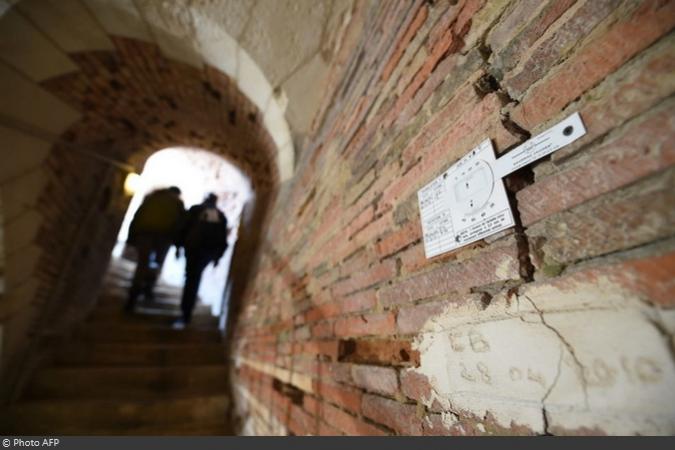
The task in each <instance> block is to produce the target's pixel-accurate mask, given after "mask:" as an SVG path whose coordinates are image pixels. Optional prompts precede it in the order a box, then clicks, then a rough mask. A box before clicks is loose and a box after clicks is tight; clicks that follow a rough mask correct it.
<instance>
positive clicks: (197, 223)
mask: <svg viewBox="0 0 675 450" xmlns="http://www.w3.org/2000/svg"><path fill="white" fill-rule="evenodd" d="M185 247H186V248H191V249H210V250H213V251H214V253H218V254H222V252H224V251H225V249H226V248H227V218H226V217H225V215H224V214H223V213H222V212H221V211H220V210H219V209H218V208H216V207H215V206H205V207H202V208H200V209H199V210H197V211H195V217H193V219H192V223H191V224H190V228H189V230H188V231H187V235H186V237H185Z"/></svg>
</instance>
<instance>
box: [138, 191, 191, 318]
mask: <svg viewBox="0 0 675 450" xmlns="http://www.w3.org/2000/svg"><path fill="white" fill-rule="evenodd" d="M180 195H181V191H180V189H179V188H177V187H176V186H171V187H169V188H166V189H158V190H156V191H153V192H151V193H150V194H148V195H147V196H146V197H145V199H143V203H142V204H141V206H140V207H139V208H138V211H136V214H135V215H134V218H133V220H132V221H131V225H130V226H129V238H128V240H127V242H128V243H129V244H130V245H132V246H133V247H135V248H136V252H137V254H138V261H137V264H136V271H135V272H134V277H133V280H132V282H131V287H130V289H129V299H128V301H127V303H126V305H125V310H126V311H129V312H131V311H133V309H134V306H135V305H136V300H137V299H138V297H139V295H140V294H143V296H144V298H145V299H146V300H152V299H153V298H154V294H153V290H154V288H155V284H156V282H157V277H158V276H159V272H160V271H161V269H162V265H163V264H164V258H166V254H167V253H168V251H169V248H170V247H171V244H172V243H173V242H174V240H175V239H176V233H177V231H178V226H179V224H180V222H181V219H182V217H183V214H185V206H184V205H183V201H182V200H181V198H180Z"/></svg>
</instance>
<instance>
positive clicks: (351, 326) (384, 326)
mask: <svg viewBox="0 0 675 450" xmlns="http://www.w3.org/2000/svg"><path fill="white" fill-rule="evenodd" d="M395 330H396V317H395V316H394V314H393V313H390V312H388V313H370V314H359V315H356V316H348V317H340V318H339V319H337V320H336V321H335V335H336V336H355V337H356V336H368V335H388V334H392V333H394V331H395Z"/></svg>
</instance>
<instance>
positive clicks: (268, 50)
mask: <svg viewBox="0 0 675 450" xmlns="http://www.w3.org/2000/svg"><path fill="white" fill-rule="evenodd" d="M11 5H14V7H11ZM356 5H357V2H356V0H341V1H337V2H335V1H329V0H217V1H214V0H172V1H156V0H18V1H17V0H0V14H2V18H1V19H0V57H1V59H2V65H3V66H4V67H0V82H1V83H2V84H4V85H5V89H3V91H7V90H9V91H13V92H14V94H16V95H18V94H19V93H21V95H23V96H24V97H26V96H30V97H44V93H42V92H41V93H39V95H38V94H37V93H36V92H34V91H35V88H34V87H26V86H22V87H21V89H18V88H16V87H15V86H11V85H12V82H13V81H15V80H13V79H12V78H16V77H17V75H18V77H20V78H23V80H22V81H21V82H17V83H14V84H21V83H24V84H25V82H26V81H29V82H34V83H39V85H40V88H46V89H47V90H48V91H49V92H50V93H57V94H58V97H59V98H60V99H61V100H63V101H65V103H66V104H67V105H68V106H69V107H68V108H63V105H60V104H58V105H52V104H51V103H54V100H53V99H47V98H45V99H42V101H39V102H37V104H39V106H40V108H41V109H43V110H47V109H51V113H52V115H57V116H60V119H53V118H52V119H45V120H43V121H42V122H41V121H40V120H39V119H35V118H33V116H34V115H35V113H34V112H33V113H29V112H27V111H16V110H17V109H18V110H21V107H18V108H17V106H16V105H5V106H3V107H1V108H0V113H2V115H3V116H5V117H6V116H9V117H11V118H13V119H19V120H21V119H26V118H28V117H30V119H31V122H30V123H31V125H33V126H37V127H39V128H40V129H44V130H46V131H50V132H52V133H56V134H60V133H62V132H63V131H64V130H65V129H66V128H70V130H69V136H70V137H71V138H72V139H75V140H76V141H77V142H80V143H82V142H91V141H86V139H88V138H91V139H93V140H96V139H98V140H101V139H105V140H108V141H109V140H110V139H111V138H112V137H113V136H114V137H115V139H126V142H127V143H129V144H134V145H137V146H141V147H145V146H157V145H164V143H166V144H177V143H180V144H189V145H202V146H203V145H204V144H207V145H209V146H211V147H216V148H218V149H221V150H222V149H225V148H226V147H227V152H231V154H232V155H233V158H234V159H235V160H236V162H239V163H241V164H244V165H248V166H249V169H250V168H252V167H253V166H256V167H259V166H260V165H261V164H263V159H269V158H270V155H269V154H268V155H265V156H263V155H253V152H252V151H251V148H252V145H250V144H254V143H255V142H250V139H252V138H253V139H255V138H256V135H257V134H260V133H259V130H260V128H261V127H264V128H265V129H266V130H267V137H264V136H263V137H258V138H259V139H262V140H264V141H265V140H267V142H265V144H266V145H268V144H270V143H272V144H273V147H276V150H275V154H274V155H273V156H272V160H271V161H272V162H273V163H274V166H275V169H274V170H272V173H276V174H277V175H275V176H276V177H278V178H279V179H280V180H281V181H283V180H285V179H288V178H289V177H290V176H291V175H292V172H293V165H294V159H295V151H294V141H295V142H296V143H302V138H303V137H304V136H305V135H306V134H307V133H308V132H310V129H311V125H312V122H313V120H314V119H315V118H316V116H317V112H318V110H319V102H320V101H321V99H322V96H323V94H324V88H325V86H326V83H327V78H328V75H329V71H330V70H329V69H330V65H331V61H332V60H333V59H334V57H335V55H336V54H337V51H338V50H339V48H340V46H341V42H342V40H343V38H344V33H345V30H346V27H347V25H348V24H349V22H350V19H351V15H352V10H353V9H354V8H355V7H356ZM3 72H5V73H3ZM6 72H12V73H9V74H8V73H6ZM8 86H9V87H8ZM2 94H3V95H4V94H5V92H2ZM11 97H12V96H11V92H10V93H7V96H5V98H11ZM162 97H166V98H164V99H163V98H162ZM219 97H220V98H219ZM242 97H243V98H244V99H246V102H244V101H243V100H242ZM172 102H173V103H172ZM247 102H248V106H244V104H245V103H247ZM178 103H180V105H178ZM174 106H176V107H174ZM232 109H236V110H237V112H235V113H234V122H235V123H236V124H237V125H235V126H234V128H236V129H233V127H231V126H229V125H228V124H229V123H230V122H231V121H230V117H229V115H230V111H231V110H232ZM252 112H254V114H255V116H256V117H255V121H254V120H250V121H249V120H248V116H249V114H251V113H252ZM160 113H161V114H160ZM79 114H83V115H84V117H82V118H81V121H80V122H78V123H77V125H73V123H74V122H75V121H76V120H78V119H80V117H79ZM225 115H227V116H228V117H224V116H225ZM254 122H255V123H254ZM244 123H246V124H247V126H246V127H244V126H243V125H244ZM219 125H220V126H221V127H220V128H219ZM223 125H224V127H223ZM289 125H290V126H289ZM134 127H135V129H133V128H134ZM96 130H98V131H99V133H98V135H97V136H94V135H96V134H97V132H96ZM231 132H235V133H238V134H236V138H234V139H233V138H232V136H233V135H231V134H230V133H231ZM134 133H136V135H134ZM106 134H107V135H106ZM224 134H227V136H224ZM104 135H105V136H104ZM177 139H180V142H176V140H177ZM186 139H187V140H186ZM227 139H229V140H230V141H231V142H230V145H229V147H228V146H226V145H223V144H225V141H226V140H227ZM270 139H271V141H270ZM233 141H234V142H236V143H237V144H236V146H240V147H239V148H237V149H233V148H231V147H233V145H232V142H233ZM246 144H249V145H246ZM118 147H119V146H118ZM155 148H156V147H155ZM117 152H122V153H123V151H122V150H120V149H119V148H118V150H117ZM120 156H123V155H120ZM263 165H264V164H263ZM244 169H246V167H244Z"/></svg>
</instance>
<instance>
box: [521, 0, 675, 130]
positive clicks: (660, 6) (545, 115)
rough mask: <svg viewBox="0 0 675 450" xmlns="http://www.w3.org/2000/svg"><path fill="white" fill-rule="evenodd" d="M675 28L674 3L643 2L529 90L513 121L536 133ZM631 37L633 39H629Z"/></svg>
mask: <svg viewBox="0 0 675 450" xmlns="http://www.w3.org/2000/svg"><path fill="white" fill-rule="evenodd" d="M673 25H675V3H673V2H668V1H666V2H660V1H654V2H644V3H643V4H642V5H640V6H639V7H638V8H637V9H636V11H635V12H634V13H633V14H631V15H630V17H627V18H626V19H625V20H622V21H619V22H617V23H616V24H615V25H614V26H613V27H612V28H611V29H610V30H609V31H608V32H607V33H604V34H602V35H600V36H598V37H597V38H596V39H593V40H592V41H590V42H588V43H587V44H586V45H585V46H584V47H583V48H581V49H580V50H579V51H578V52H576V53H575V54H574V55H573V56H572V57H570V58H569V59H568V60H567V61H565V63H564V64H563V65H562V66H561V67H560V68H559V69H558V70H556V71H555V72H552V73H551V74H550V75H548V76H547V77H546V78H545V79H544V80H543V81H542V82H540V83H539V84H537V85H536V86H535V87H533V88H532V89H530V90H529V91H528V92H527V94H526V95H525V97H524V98H523V100H522V101H521V103H520V105H518V107H516V108H515V109H514V111H513V113H512V114H511V118H512V119H513V120H514V121H515V122H516V123H518V124H519V125H520V126H522V127H524V128H526V129H534V128H535V127H537V126H538V125H539V124H541V123H543V122H546V121H547V120H548V119H550V118H551V117H552V116H553V115H554V114H556V113H557V112H558V111H559V110H561V109H562V108H564V107H565V106H566V105H567V104H569V103H570V102H572V101H573V100H574V99H575V98H577V97H579V96H580V95H582V94H583V93H584V92H585V91H586V90H588V89H589V88H591V87H593V86H594V85H595V84H597V83H598V82H599V81H601V80H602V79H603V78H604V77H606V76H607V75H608V74H610V73H612V72H614V71H615V70H616V69H617V68H619V67H620V66H621V65H622V64H623V63H625V62H626V61H627V60H628V59H629V58H631V57H633V56H634V55H635V54H637V53H638V52H640V51H641V50H643V49H645V48H646V47H647V46H649V45H650V44H652V43H653V42H654V41H655V40H656V39H658V38H659V37H661V36H662V35H663V34H664V33H666V32H668V31H669V30H670V29H671V28H672V27H673ZM626 36H630V37H631V38H630V39H626Z"/></svg>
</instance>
